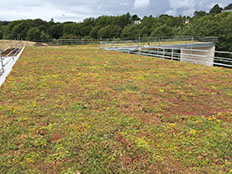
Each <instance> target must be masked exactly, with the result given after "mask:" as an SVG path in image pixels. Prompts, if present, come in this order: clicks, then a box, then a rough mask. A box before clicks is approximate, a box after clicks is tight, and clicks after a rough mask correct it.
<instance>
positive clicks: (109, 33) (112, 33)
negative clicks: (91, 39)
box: [98, 25, 122, 38]
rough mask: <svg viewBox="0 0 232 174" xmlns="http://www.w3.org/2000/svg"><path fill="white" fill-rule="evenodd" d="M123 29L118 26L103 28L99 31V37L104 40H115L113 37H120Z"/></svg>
mask: <svg viewBox="0 0 232 174" xmlns="http://www.w3.org/2000/svg"><path fill="white" fill-rule="evenodd" d="M121 31H122V28H121V27H119V26H118V25H108V26H106V27H103V28H101V29H100V30H99V31H98V37H99V38H100V37H102V38H113V37H120V33H121Z"/></svg>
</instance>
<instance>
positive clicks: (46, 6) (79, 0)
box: [0, 0, 231, 22]
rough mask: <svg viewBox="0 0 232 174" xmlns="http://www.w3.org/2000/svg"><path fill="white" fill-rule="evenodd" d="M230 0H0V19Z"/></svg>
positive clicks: (184, 9)
mask: <svg viewBox="0 0 232 174" xmlns="http://www.w3.org/2000/svg"><path fill="white" fill-rule="evenodd" d="M230 3H231V0H0V21H12V20H19V19H37V18H40V19H43V20H46V21H50V19H51V18H53V19H54V21H55V22H65V21H74V22H82V21H83V20H84V19H86V18H89V17H95V18H96V17H98V16H102V15H113V16H117V15H122V14H126V13H127V12H129V13H130V14H131V15H134V14H137V15H138V16H139V17H141V18H142V17H144V16H150V15H152V16H154V17H156V16H159V15H161V14H168V15H172V16H179V15H185V16H192V15H193V14H194V12H195V11H200V10H203V11H209V10H210V9H211V8H212V7H213V6H214V5H215V4H219V5H220V6H221V7H223V8H224V7H225V6H227V5H229V4H230Z"/></svg>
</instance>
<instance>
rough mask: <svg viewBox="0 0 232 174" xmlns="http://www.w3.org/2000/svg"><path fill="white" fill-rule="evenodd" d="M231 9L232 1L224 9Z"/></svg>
mask: <svg viewBox="0 0 232 174" xmlns="http://www.w3.org/2000/svg"><path fill="white" fill-rule="evenodd" d="M231 9H232V3H231V4H229V5H228V6H226V7H225V8H224V10H231Z"/></svg>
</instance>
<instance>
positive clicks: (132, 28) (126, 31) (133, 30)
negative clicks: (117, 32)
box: [121, 24, 140, 39]
mask: <svg viewBox="0 0 232 174" xmlns="http://www.w3.org/2000/svg"><path fill="white" fill-rule="evenodd" d="M139 31H140V30H139V26H138V25H135V24H130V25H127V26H126V27H124V28H123V30H122V32H121V37H124V38H131V39H132V38H134V37H138V36H139Z"/></svg>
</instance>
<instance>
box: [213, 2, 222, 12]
mask: <svg viewBox="0 0 232 174" xmlns="http://www.w3.org/2000/svg"><path fill="white" fill-rule="evenodd" d="M221 12H222V8H221V7H220V6H219V5H218V4H216V5H215V6H214V7H213V8H212V9H211V10H210V13H212V14H218V13H221Z"/></svg>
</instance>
